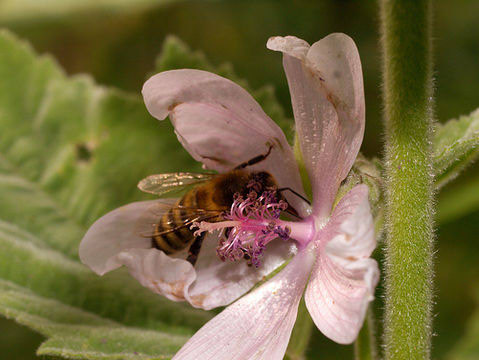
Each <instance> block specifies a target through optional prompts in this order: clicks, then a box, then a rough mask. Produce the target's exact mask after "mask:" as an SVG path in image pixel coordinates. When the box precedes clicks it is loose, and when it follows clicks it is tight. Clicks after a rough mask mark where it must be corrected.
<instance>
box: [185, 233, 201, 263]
mask: <svg viewBox="0 0 479 360" xmlns="http://www.w3.org/2000/svg"><path fill="white" fill-rule="evenodd" d="M204 238H205V234H204V233H203V234H201V235H199V236H197V237H195V240H194V241H193V244H191V246H190V249H189V250H188V257H187V258H186V261H188V262H189V263H190V264H191V265H193V266H195V264H196V260H198V255H199V253H200V250H201V244H202V243H203V239H204Z"/></svg>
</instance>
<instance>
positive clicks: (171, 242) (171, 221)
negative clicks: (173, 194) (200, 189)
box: [153, 190, 196, 255]
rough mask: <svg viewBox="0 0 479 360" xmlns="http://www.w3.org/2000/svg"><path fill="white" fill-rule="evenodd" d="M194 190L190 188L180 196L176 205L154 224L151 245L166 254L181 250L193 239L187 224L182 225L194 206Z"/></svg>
mask: <svg viewBox="0 0 479 360" xmlns="http://www.w3.org/2000/svg"><path fill="white" fill-rule="evenodd" d="M195 195H196V191H195V190H192V191H190V192H188V193H186V194H185V196H184V197H183V198H181V199H180V200H179V201H178V203H177V204H176V206H174V207H172V208H171V209H170V210H169V211H168V212H167V213H166V214H164V215H163V216H162V217H161V219H160V221H159V223H158V225H157V226H156V229H155V233H156V234H158V235H155V236H154V237H153V245H154V246H155V247H156V248H158V249H160V250H163V251H164V252H165V253H166V254H167V255H170V254H174V253H176V252H178V251H181V250H183V249H184V248H186V247H187V246H188V244H190V243H191V242H192V241H193V240H194V235H193V232H194V231H192V230H190V229H189V225H187V226H184V224H185V221H187V220H188V218H189V217H188V212H191V210H188V209H194V208H196V196H195Z"/></svg>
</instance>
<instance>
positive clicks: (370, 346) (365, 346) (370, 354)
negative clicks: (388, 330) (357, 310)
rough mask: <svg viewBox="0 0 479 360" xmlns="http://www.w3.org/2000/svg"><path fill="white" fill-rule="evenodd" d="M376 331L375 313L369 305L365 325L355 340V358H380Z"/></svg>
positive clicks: (357, 359)
mask: <svg viewBox="0 0 479 360" xmlns="http://www.w3.org/2000/svg"><path fill="white" fill-rule="evenodd" d="M375 332H376V331H375V324H374V314H373V310H372V309H371V307H369V309H368V312H367V314H366V319H365V320H364V324H363V327H362V328H361V331H360V332H359V335H358V338H357V339H356V341H355V342H354V359H355V360H377V359H378V356H379V351H378V349H377V343H376V337H375V336H376V333H375Z"/></svg>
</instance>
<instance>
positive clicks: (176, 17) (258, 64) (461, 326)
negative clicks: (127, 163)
mask: <svg viewBox="0 0 479 360" xmlns="http://www.w3.org/2000/svg"><path fill="white" fill-rule="evenodd" d="M39 3H43V2H39ZM44 3H48V2H46V1H45V2H44ZM53 3H54V5H53V6H50V7H46V8H42V7H41V6H39V5H38V4H37V2H35V1H26V0H22V1H15V0H10V1H4V2H3V3H2V2H0V26H1V27H6V28H8V29H10V30H11V31H13V32H15V33H16V34H18V35H19V36H20V37H22V38H24V39H26V40H28V41H30V42H31V43H32V44H33V46H34V48H35V49H36V51H37V52H39V53H51V54H53V56H54V57H55V58H56V59H57V60H58V62H59V63H60V64H61V65H62V67H63V68H65V69H66V71H67V73H68V74H77V73H90V74H92V75H93V77H94V78H95V79H96V81H97V82H98V83H100V84H105V85H111V86H115V87H119V88H122V89H125V90H128V91H130V92H135V93H139V91H140V89H141V86H142V84H143V82H144V80H145V79H146V77H147V75H148V74H149V73H150V72H151V71H152V69H153V68H154V61H155V57H156V56H157V54H158V53H159V52H160V50H161V47H162V43H163V40H164V39H165V37H166V36H167V35H169V34H174V35H176V36H178V37H179V38H180V39H182V40H183V41H185V42H186V43H187V44H188V45H189V46H190V47H191V48H192V49H194V50H201V51H203V52H204V53H205V54H206V56H207V57H208V58H209V59H210V60H211V61H212V62H213V63H214V64H221V63H223V62H231V63H232V64H233V66H234V68H235V70H236V72H237V74H238V75H239V76H240V77H243V78H246V79H247V80H248V81H249V83H250V84H251V85H252V87H253V88H258V87H260V86H261V85H263V84H266V83H271V84H273V85H274V86H275V88H276V90H277V91H276V93H277V95H278V97H279V99H280V100H281V102H282V103H283V105H284V107H285V109H286V110H287V111H288V113H289V114H290V116H291V109H290V103H289V94H288V88H287V84H286V80H285V77H284V74H283V70H282V65H281V57H280V55H279V54H278V53H273V52H271V51H269V50H267V49H266V48H265V43H266V40H267V39H268V37H269V36H272V35H287V34H291V35H296V36H298V37H301V38H303V39H305V40H307V41H308V42H310V43H312V42H314V41H316V40H318V39H320V38H322V37H323V36H325V35H327V34H328V33H331V32H338V31H339V32H345V33H347V34H349V35H350V36H351V37H353V38H354V40H355V41H356V44H357V46H358V48H359V52H360V54H361V58H362V64H363V72H364V79H365V80H364V82H365V91H366V105H367V125H366V134H365V140H364V143H363V147H362V151H363V152H364V153H365V154H366V155H368V156H379V157H380V156H381V151H382V150H381V149H382V143H383V135H382V134H383V128H382V124H381V108H382V102H381V94H380V89H381V63H380V60H381V51H380V48H379V32H378V25H379V19H378V5H377V3H376V2H375V1H362V2H359V1H346V0H341V1H339V0H336V1H332V0H329V1H317V2H313V1H301V0H296V1H258V0H256V1H253V0H251V1H196V2H189V1H182V2H174V1H147V0H143V1H137V2H134V1H131V2H128V1H124V0H123V1H117V2H114V1H102V0H99V1H98V2H97V3H96V2H93V1H82V0H77V1H74V0H70V1H65V2H63V3H62V2H61V1H58V4H63V5H62V6H56V5H55V3H57V2H55V1H53ZM129 3H132V4H133V5H131V4H129ZM112 4H114V5H112ZM434 5H435V12H434V48H435V59H434V60H435V89H436V91H435V95H436V101H435V103H436V106H435V109H436V111H435V114H436V118H437V119H438V121H445V120H448V119H450V118H453V117H457V116H458V115H461V114H467V113H469V112H471V111H472V110H474V109H475V108H477V107H478V106H479V27H478V22H477V18H478V15H479V2H478V1H475V0H470V1H456V2H451V1H447V0H438V1H434ZM12 70H14V69H12ZM178 170H180V169H178ZM475 184H477V185H475ZM478 193H479V166H477V164H476V165H475V166H472V167H471V168H469V169H468V171H467V172H466V173H465V174H463V175H462V176H461V177H460V178H459V179H457V180H455V181H454V182H453V183H451V184H449V185H447V186H446V188H445V189H443V190H442V191H441V193H440V194H439V197H438V199H439V200H438V205H439V209H440V211H439V213H438V215H439V217H438V230H437V243H436V249H437V255H436V277H435V281H436V282H435V295H436V303H437V304H436V307H435V310H434V315H435V318H434V326H435V337H434V339H433V343H434V345H433V358H435V359H445V358H447V357H448V353H449V352H450V351H451V349H453V348H454V346H455V345H456V344H457V343H458V341H459V340H460V339H461V337H462V336H463V335H464V334H465V332H466V331H467V329H468V319H469V318H470V317H471V315H472V314H473V312H474V310H475V309H476V304H477V303H478V299H479V276H478V275H479V264H478V262H477V259H478V256H477V255H476V254H477V252H479V243H478V242H477V240H478V235H477V234H479V203H477V201H475V200H474V199H475V198H477V197H478V196H477V195H476V197H474V194H478ZM459 196H461V198H464V199H467V200H470V201H469V207H468V209H467V211H464V212H459V213H458V212H453V213H451V212H448V210H449V209H451V206H452V205H450V203H451V204H452V202H454V201H455V199H458V198H459ZM378 292H379V294H378V296H377V300H376V308H377V312H378V313H380V312H381V309H382V304H381V302H382V299H381V294H380V293H381V289H379V290H378ZM378 325H379V326H380V325H381V324H380V323H379V324H378ZM0 334H1V335H0V354H1V355H0V358H1V359H6V360H7V359H17V360H23V359H34V358H36V357H35V356H34V352H35V349H36V347H37V346H38V345H39V343H40V342H41V341H42V337H41V336H39V335H37V334H35V333H33V332H31V331H30V330H28V329H26V328H23V327H20V326H18V325H16V324H14V323H13V322H11V321H7V320H4V319H2V320H0ZM309 351H310V354H314V355H315V356H317V358H321V359H342V358H352V357H351V355H349V356H348V354H351V353H352V347H344V346H339V345H336V344H334V343H332V342H330V341H329V340H327V339H325V338H324V337H323V336H322V335H321V334H320V333H319V332H316V333H315V335H314V338H313V341H312V344H311V346H310V349H309ZM478 358H479V355H478Z"/></svg>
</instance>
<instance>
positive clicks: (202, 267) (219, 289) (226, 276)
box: [187, 234, 294, 310]
mask: <svg viewBox="0 0 479 360" xmlns="http://www.w3.org/2000/svg"><path fill="white" fill-rule="evenodd" d="M217 245H218V236H216V235H215V234H212V235H209V236H208V237H207V238H206V239H205V240H204V241H203V246H202V247H201V252H200V254H199V257H198V261H197V262H196V265H195V270H196V274H197V277H196V280H195V282H194V283H192V285H191V286H190V287H189V289H188V293H187V300H188V302H190V303H191V304H192V305H193V306H195V307H199V308H202V309H205V310H209V309H212V308H215V307H218V306H224V305H228V304H230V303H231V302H233V301H234V300H236V299H237V298H239V297H240V296H242V295H244V294H245V293H246V292H247V291H249V290H250V289H251V288H252V287H253V286H254V285H255V284H256V283H258V281H260V280H261V279H262V278H263V277H264V276H266V275H268V274H270V273H271V272H272V271H273V270H275V269H276V268H278V266H280V265H281V264H283V263H284V261H285V260H286V259H288V258H289V257H291V256H292V255H293V251H294V249H292V245H291V243H290V242H286V241H283V240H281V239H277V240H275V241H273V242H271V243H270V244H268V245H267V247H266V250H265V253H264V256H263V259H262V263H261V266H260V267H259V268H256V267H254V266H248V264H247V263H246V261H236V262H232V261H221V260H220V259H219V257H218V256H217V255H216V247H217Z"/></svg>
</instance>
